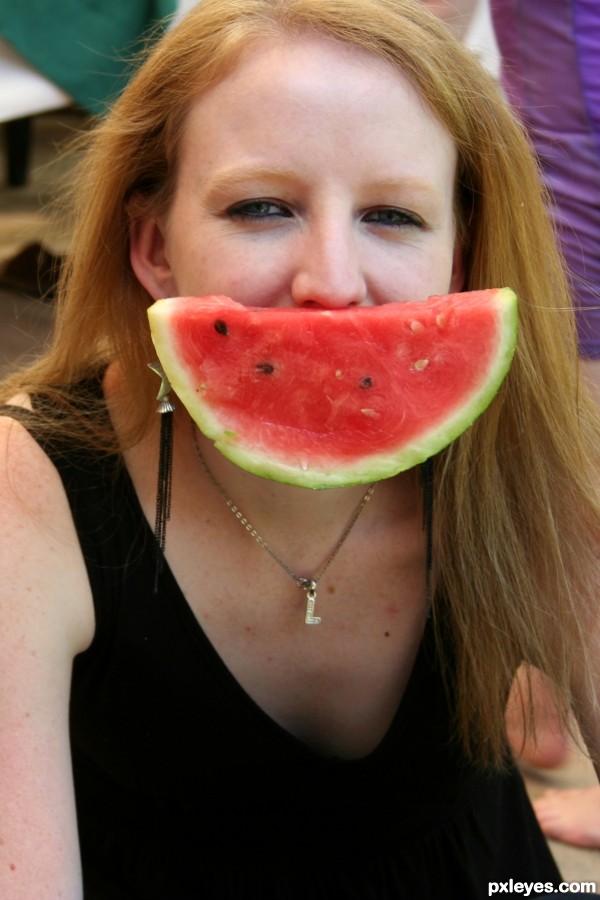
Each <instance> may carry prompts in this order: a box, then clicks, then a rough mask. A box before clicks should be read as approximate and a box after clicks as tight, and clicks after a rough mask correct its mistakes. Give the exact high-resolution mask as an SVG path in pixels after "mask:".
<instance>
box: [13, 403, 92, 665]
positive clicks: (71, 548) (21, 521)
mask: <svg viewBox="0 0 600 900" xmlns="http://www.w3.org/2000/svg"><path fill="white" fill-rule="evenodd" d="M0 496H1V497H2V503H1V504H0V572H1V574H2V578H1V584H0V603H2V598H3V597H4V598H6V596H7V594H8V595H9V596H11V597H12V598H14V599H15V600H16V598H17V597H19V598H21V602H20V603H18V604H17V603H15V606H16V607H17V608H19V609H21V610H23V612H25V611H26V610H27V609H29V610H30V611H31V612H33V610H34V608H35V606H36V604H37V605H39V611H40V612H41V611H42V610H44V611H45V612H46V613H48V612H49V611H50V609H51V607H52V603H53V598H56V600H57V602H58V606H59V608H58V609H55V610H53V618H55V619H58V620H60V622H61V630H63V629H65V628H66V635H65V639H66V640H70V641H71V642H72V644H71V648H72V650H73V653H74V654H75V653H77V652H79V651H81V650H83V649H84V648H85V647H86V646H87V645H88V644H89V642H90V641H91V639H92V637H93V628H94V621H93V605H92V602H91V596H90V589H89V584H88V580H87V574H86V571H85V564H84V562H83V558H82V555H81V551H80V547H79V541H78V538H77V534H76V532H75V527H74V524H73V521H72V517H71V512H70V508H69V503H68V500H67V497H66V495H65V492H64V488H63V485H62V481H61V479H60V476H59V474H58V472H57V471H56V469H55V467H54V465H53V464H52V462H51V461H50V459H49V458H48V457H47V456H46V454H45V453H44V451H43V450H42V449H41V447H40V446H39V445H38V443H37V442H36V441H35V440H34V439H33V438H32V437H31V435H30V434H29V432H28V431H27V429H26V428H25V427H24V426H23V425H22V424H21V423H20V422H18V421H16V420H15V419H12V418H10V417H8V416H0ZM25 600H26V601H27V602H25Z"/></svg>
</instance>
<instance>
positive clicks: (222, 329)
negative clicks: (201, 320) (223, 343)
mask: <svg viewBox="0 0 600 900" xmlns="http://www.w3.org/2000/svg"><path fill="white" fill-rule="evenodd" d="M215 331H216V332H217V334H229V328H228V327H227V322H224V321H223V319H217V321H216V322H215Z"/></svg>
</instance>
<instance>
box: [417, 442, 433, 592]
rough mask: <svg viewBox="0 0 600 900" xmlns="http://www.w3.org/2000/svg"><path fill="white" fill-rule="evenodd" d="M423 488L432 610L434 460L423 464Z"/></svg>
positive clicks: (426, 566)
mask: <svg viewBox="0 0 600 900" xmlns="http://www.w3.org/2000/svg"><path fill="white" fill-rule="evenodd" d="M419 474H420V481H421V488H422V490H423V530H424V531H425V603H426V606H427V609H428V610H431V604H432V601H433V597H432V596H431V574H432V569H433V484H434V468H433V458H431V459H426V460H425V462H423V463H421V470H420V473H419Z"/></svg>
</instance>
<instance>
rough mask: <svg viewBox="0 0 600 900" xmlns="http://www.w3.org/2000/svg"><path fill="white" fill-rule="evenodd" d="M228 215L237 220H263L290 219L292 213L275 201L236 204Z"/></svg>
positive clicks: (247, 201) (244, 201) (231, 207)
mask: <svg viewBox="0 0 600 900" xmlns="http://www.w3.org/2000/svg"><path fill="white" fill-rule="evenodd" d="M227 215H228V216H230V217H231V218H235V219H253V220H254V221H260V220H261V219H272V218H290V217H291V215H292V213H291V212H290V211H289V209H288V208H287V207H286V206H285V205H284V204H282V203H277V202H276V201H275V200H243V201H241V202H240V203H234V205H233V206H230V207H229V209H228V210H227Z"/></svg>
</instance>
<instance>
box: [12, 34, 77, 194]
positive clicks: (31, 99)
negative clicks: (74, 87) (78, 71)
mask: <svg viewBox="0 0 600 900" xmlns="http://www.w3.org/2000/svg"><path fill="white" fill-rule="evenodd" d="M72 104H73V100H72V98H71V97H70V96H69V95H68V94H66V93H65V92H64V91H63V90H61V89H60V88H59V87H57V85H55V84H53V83H52V82H51V81H48V79H47V78H45V77H44V76H43V75H42V74H40V72H38V71H37V70H36V69H34V68H33V66H31V65H30V64H29V63H28V62H27V61H26V60H25V59H23V57H22V56H21V55H20V54H19V53H17V52H16V50H14V49H13V48H12V47H11V45H10V44H8V43H7V42H6V41H4V40H3V39H2V38H1V37H0V123H2V124H3V127H4V132H5V139H6V155H7V178H8V183H9V184H10V185H12V186H18V185H22V184H24V182H25V180H26V177H27V163H28V159H29V143H30V133H31V118H32V116H35V115H38V114H39V113H44V112H50V111H51V110H54V109H61V108H64V107H67V106H71V105H72Z"/></svg>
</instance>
